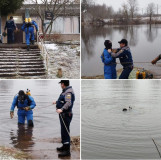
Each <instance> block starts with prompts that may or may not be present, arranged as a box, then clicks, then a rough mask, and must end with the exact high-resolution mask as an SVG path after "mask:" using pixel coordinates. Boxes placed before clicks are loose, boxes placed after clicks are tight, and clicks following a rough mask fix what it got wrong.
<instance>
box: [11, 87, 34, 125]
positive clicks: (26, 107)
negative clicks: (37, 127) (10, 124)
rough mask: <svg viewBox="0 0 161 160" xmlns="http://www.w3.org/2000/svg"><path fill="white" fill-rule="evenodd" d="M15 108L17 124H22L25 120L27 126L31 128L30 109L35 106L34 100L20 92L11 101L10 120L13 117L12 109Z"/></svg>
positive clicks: (31, 115) (31, 116) (31, 117)
mask: <svg viewBox="0 0 161 160" xmlns="http://www.w3.org/2000/svg"><path fill="white" fill-rule="evenodd" d="M16 106H17V108H18V112H17V115H18V124H24V123H25V118H26V119H27V124H28V126H31V127H33V111H32V109H34V108H35V106H36V103H35V101H34V99H33V98H32V97H31V96H28V95H26V94H25V92H24V91H22V90H21V91H19V93H18V95H16V96H15V97H14V99H13V102H12V105H11V109H10V116H11V118H13V116H14V109H15V107H16Z"/></svg>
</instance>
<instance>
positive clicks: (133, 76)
mask: <svg viewBox="0 0 161 160" xmlns="http://www.w3.org/2000/svg"><path fill="white" fill-rule="evenodd" d="M138 69H139V70H142V68H137V67H135V68H134V69H133V71H132V72H131V74H130V76H129V79H136V72H137V71H138ZM122 70H123V69H118V70H117V79H118V78H119V76H120V74H121V72H122ZM146 72H147V73H148V74H152V73H151V72H150V71H146ZM82 79H104V75H97V76H82Z"/></svg>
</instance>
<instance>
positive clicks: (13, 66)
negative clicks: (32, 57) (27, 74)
mask: <svg viewBox="0 0 161 160" xmlns="http://www.w3.org/2000/svg"><path fill="white" fill-rule="evenodd" d="M17 67H19V68H44V65H43V64H41V65H40V64H39V65H36V64H35V65H19V66H17V65H2V66H0V69H12V68H17Z"/></svg>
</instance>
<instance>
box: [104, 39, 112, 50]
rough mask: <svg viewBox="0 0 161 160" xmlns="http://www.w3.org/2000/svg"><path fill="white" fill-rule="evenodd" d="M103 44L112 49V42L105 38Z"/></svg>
mask: <svg viewBox="0 0 161 160" xmlns="http://www.w3.org/2000/svg"><path fill="white" fill-rule="evenodd" d="M104 45H105V48H106V49H107V50H108V49H112V42H111V41H110V40H105V42H104Z"/></svg>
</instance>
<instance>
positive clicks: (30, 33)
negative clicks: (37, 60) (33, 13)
mask: <svg viewBox="0 0 161 160" xmlns="http://www.w3.org/2000/svg"><path fill="white" fill-rule="evenodd" d="M34 26H35V28H36V31H38V25H37V23H36V22H35V21H32V20H31V18H25V22H24V23H23V25H22V27H21V29H22V30H23V31H25V36H26V44H27V50H28V51H29V50H30V38H31V43H32V44H34V40H35V35H34Z"/></svg>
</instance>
